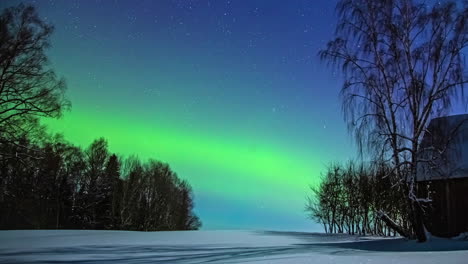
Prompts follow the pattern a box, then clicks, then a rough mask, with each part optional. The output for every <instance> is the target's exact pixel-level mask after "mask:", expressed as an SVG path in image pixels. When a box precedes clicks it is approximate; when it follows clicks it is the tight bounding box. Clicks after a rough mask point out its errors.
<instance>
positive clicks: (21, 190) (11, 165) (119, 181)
mask: <svg viewBox="0 0 468 264" xmlns="http://www.w3.org/2000/svg"><path fill="white" fill-rule="evenodd" d="M52 32H53V26H52V25H50V24H48V23H46V22H45V21H43V20H42V19H41V17H40V16H39V15H38V13H37V12H36V9H35V8H34V6H31V5H23V4H19V5H17V6H14V7H10V8H6V9H4V10H3V11H2V13H1V14H0V229H38V228H40V229H61V228H67V229H70V228H72V229H125V230H143V231H154V230H193V229H198V228H199V227H200V226H201V222H200V220H199V218H198V217H197V216H196V215H195V214H194V212H193V210H192V209H193V207H194V203H193V193H192V189H191V187H190V185H189V184H188V182H186V181H184V180H181V179H180V178H179V177H178V176H177V175H176V174H175V172H174V171H172V169H171V168H170V167H169V165H168V164H165V163H162V162H159V161H156V160H149V161H146V162H143V161H141V160H140V159H138V158H137V157H135V156H133V157H128V158H120V157H118V156H117V155H116V154H114V153H111V152H110V151H109V149H108V143H107V141H106V140H105V139H103V138H100V139H97V140H95V141H94V142H92V144H91V145H90V146H89V147H87V148H85V149H82V148H80V147H77V146H74V145H73V144H71V143H69V142H67V141H66V140H64V139H63V137H61V136H60V135H50V134H48V133H46V128H45V127H44V126H43V125H41V122H40V121H41V119H42V118H58V117H60V116H61V115H62V114H63V113H64V112H66V111H68V110H69V109H70V106H71V104H70V102H69V101H68V100H67V98H66V96H65V90H66V83H65V81H64V80H63V79H62V78H59V77H57V75H56V74H55V72H54V70H53V69H52V68H50V67H49V62H48V57H47V56H46V52H45V51H46V49H48V48H49V47H50V46H51V43H50V36H51V34H52ZM128 144H129V145H131V142H128Z"/></svg>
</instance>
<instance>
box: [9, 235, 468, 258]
mask: <svg viewBox="0 0 468 264" xmlns="http://www.w3.org/2000/svg"><path fill="white" fill-rule="evenodd" d="M467 259H468V241H456V240H444V239H434V240H432V241H431V242H429V243H424V244H417V243H415V242H413V241H406V240H404V239H388V238H387V239H382V238H360V237H353V236H347V235H323V234H312V233H297V232H269V231H185V232H129V231H90V230H82V231H75V230H31V231H0V263H113V264H119V263H273V264H276V263H293V264H294V263H411V264H415V263H424V264H428V263H467V262H466V261H467Z"/></svg>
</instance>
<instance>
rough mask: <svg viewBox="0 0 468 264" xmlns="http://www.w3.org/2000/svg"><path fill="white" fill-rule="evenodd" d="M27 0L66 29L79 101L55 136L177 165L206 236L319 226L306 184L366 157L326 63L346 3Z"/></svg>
mask: <svg viewBox="0 0 468 264" xmlns="http://www.w3.org/2000/svg"><path fill="white" fill-rule="evenodd" d="M19 2H20V1H13V0H7V1H2V2H1V3H0V8H1V7H6V6H11V5H15V4H18V3H19ZM25 2H26V3H32V4H34V5H35V6H36V7H37V9H38V11H39V14H40V15H41V17H42V18H43V19H44V20H46V21H48V22H49V23H52V24H53V25H55V33H54V35H53V37H52V47H51V49H50V50H48V54H49V57H50V60H51V66H52V67H53V68H54V69H55V70H56V72H57V73H58V74H59V75H60V76H63V77H65V78H66V80H67V84H68V91H67V94H68V98H69V99H70V100H71V102H72V105H73V106H72V110H71V111H70V112H67V113H65V114H64V116H63V117H62V118H61V119H60V120H44V122H45V123H46V124H47V125H48V126H49V129H50V131H52V132H60V133H63V134H64V135H65V138H66V139H68V140H69V141H71V142H73V143H75V144H77V145H81V146H83V147H85V146H87V145H89V144H90V143H91V142H92V140H93V139H96V138H98V137H101V136H104V137H105V138H107V139H108V141H109V147H110V150H111V151H113V152H117V153H119V154H121V155H131V154H137V155H138V156H139V157H140V158H142V159H148V158H156V159H159V160H161V161H164V162H168V163H169V164H170V165H171V167H172V168H173V169H174V170H175V171H176V172H177V173H178V175H179V176H180V177H181V178H184V179H187V180H188V181H189V182H190V183H191V185H192V187H193V189H194V192H195V203H196V207H195V211H196V213H197V214H198V215H199V216H200V218H201V220H202V221H203V224H204V226H203V229H272V230H307V231H321V227H320V226H318V225H317V224H314V223H313V222H312V221H310V220H308V219H307V218H306V214H305V212H304V204H305V197H306V196H307V195H308V194H309V192H308V186H309V185H311V184H312V185H313V184H317V182H318V181H319V179H320V173H321V172H322V171H323V169H324V167H325V166H326V165H327V164H328V163H329V162H331V161H344V160H347V159H349V158H351V157H353V156H354V153H355V151H354V147H353V145H352V142H351V141H352V140H351V138H350V137H349V135H348V133H347V130H346V126H345V123H344V122H343V118H342V115H341V105H340V102H339V98H338V93H339V88H340V77H339V75H337V73H335V72H333V71H332V70H331V69H329V68H327V67H326V66H325V65H324V64H323V63H321V62H320V61H319V59H318V57H317V52H318V51H319V49H321V48H323V47H324V46H325V43H326V42H327V41H328V40H330V39H331V38H332V34H333V32H334V28H335V21H336V17H335V15H334V7H335V4H336V0H313V1H312V0H307V1H306V0H291V1H282V0H275V1H273V0H272V1H267V0H249V1H240V0H237V1H235V0H232V1H221V0H211V1H208V0H158V1H148V0H143V1H117V0H115V1H104V0H102V1H98V0H93V1H91V0H90V1H84V0H83V1H76V0H70V1H25Z"/></svg>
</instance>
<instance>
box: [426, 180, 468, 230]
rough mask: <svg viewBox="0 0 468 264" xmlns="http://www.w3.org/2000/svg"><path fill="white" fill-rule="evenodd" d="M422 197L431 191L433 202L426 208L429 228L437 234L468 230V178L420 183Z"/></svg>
mask: <svg viewBox="0 0 468 264" xmlns="http://www.w3.org/2000/svg"><path fill="white" fill-rule="evenodd" d="M418 187H419V188H418V189H419V195H420V197H426V194H427V192H430V197H431V198H432V204H431V205H428V206H427V207H426V209H425V211H426V213H425V218H426V221H425V222H426V226H427V229H428V230H429V231H430V232H431V233H432V234H433V235H436V236H441V237H451V236H454V235H458V234H459V233H462V232H468V178H460V179H450V180H434V181H424V182H419V183H418Z"/></svg>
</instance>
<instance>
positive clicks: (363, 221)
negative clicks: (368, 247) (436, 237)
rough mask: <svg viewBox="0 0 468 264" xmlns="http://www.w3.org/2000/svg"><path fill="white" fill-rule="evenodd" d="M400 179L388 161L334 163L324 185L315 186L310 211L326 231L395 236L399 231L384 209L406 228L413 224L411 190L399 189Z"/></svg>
mask: <svg viewBox="0 0 468 264" xmlns="http://www.w3.org/2000/svg"><path fill="white" fill-rule="evenodd" d="M397 181H398V177H397V175H396V174H395V173H394V172H393V170H392V169H391V168H390V167H389V166H388V165H386V164H384V163H380V162H377V163H372V164H368V165H365V164H363V163H359V162H349V163H347V164H345V165H343V164H339V163H334V164H331V165H329V166H328V168H327V171H326V173H325V174H324V175H323V177H322V180H321V182H320V184H319V185H318V186H312V187H311V189H312V193H313V195H311V196H310V197H309V199H308V202H307V204H306V210H307V212H308V214H309V217H310V218H311V219H313V220H315V221H316V222H317V223H320V224H321V225H322V226H323V228H324V230H325V232H326V233H348V234H352V235H355V234H356V235H379V236H394V235H396V231H395V230H393V229H391V228H389V226H388V225H387V223H385V222H384V221H383V219H382V216H381V215H380V214H382V213H383V212H385V214H386V215H387V216H388V217H389V218H390V219H393V221H394V222H395V223H396V224H397V225H399V226H401V227H402V228H403V229H404V230H409V229H410V226H411V223H410V219H409V218H408V215H409V214H408V212H409V207H408V203H407V200H406V199H405V196H404V194H405V193H406V191H407V190H404V189H401V188H396V185H395V182H397Z"/></svg>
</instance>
